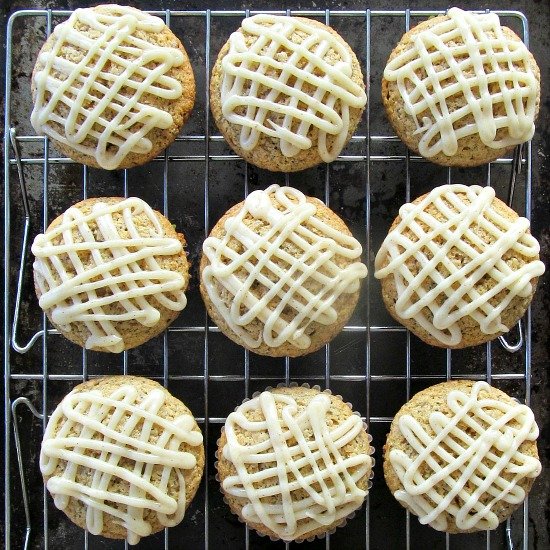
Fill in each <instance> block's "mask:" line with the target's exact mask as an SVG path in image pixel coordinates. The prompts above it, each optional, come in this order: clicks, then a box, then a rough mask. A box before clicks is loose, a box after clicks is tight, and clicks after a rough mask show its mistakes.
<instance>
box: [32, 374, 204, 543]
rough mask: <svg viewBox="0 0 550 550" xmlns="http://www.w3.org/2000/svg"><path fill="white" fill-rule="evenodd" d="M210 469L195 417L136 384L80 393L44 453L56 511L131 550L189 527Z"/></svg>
mask: <svg viewBox="0 0 550 550" xmlns="http://www.w3.org/2000/svg"><path fill="white" fill-rule="evenodd" d="M203 468H204V448H203V444H202V433H201V431H200V429H199V427H198V426H197V423H196V422H195V419H194V418H193V415H192V414H191V411H189V409H188V408H187V407H186V406H185V405H184V404H183V403H182V402H181V401H179V400H178V399H176V398H175V397H173V396H172V395H171V394H170V393H169V392H168V391H167V390H166V389H164V388H163V387H162V386H161V385H160V384H157V382H153V381H152V380H148V379H147V378H139V377H136V376H108V377H106V378H98V379H94V380H90V381H88V382H84V383H83V384H80V385H78V386H76V388H74V389H73V391H72V392H71V393H69V394H68V395H67V396H65V398H64V399H63V400H62V401H61V403H60V404H59V405H58V406H57V408H56V409H55V411H54V412H53V414H52V416H51V417H50V420H49V422H48V426H47V428H46V431H45V433H44V439H43V441H42V449H41V452H40V470H41V472H42V475H43V477H44V482H45V483H46V487H47V488H48V491H49V492H50V494H51V495H52V497H53V499H54V502H55V505H56V506H57V508H59V509H60V510H63V511H64V512H65V514H67V516H68V517H69V519H71V520H72V521H73V522H74V523H76V524H77V525H78V526H79V527H82V528H84V529H87V530H88V531H89V532H90V533H92V534H94V535H102V536H104V537H108V538H112V539H126V540H127V541H128V542H129V543H130V544H137V543H138V542H139V540H140V538H141V537H145V536H147V535H150V534H153V533H156V532H158V531H161V530H162V529H164V528H165V527H173V526H174V525H177V524H178V523H179V522H180V521H181V520H182V519H183V516H184V513H185V510H186V509H187V507H188V506H189V504H190V502H191V501H192V500H193V497H194V496H195V493H196V492H197V488H198V486H199V484H200V481H201V477H202V472H203Z"/></svg>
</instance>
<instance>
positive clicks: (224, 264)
mask: <svg viewBox="0 0 550 550" xmlns="http://www.w3.org/2000/svg"><path fill="white" fill-rule="evenodd" d="M361 251H362V249H361V245H360V243H359V242H358V241H357V240H356V239H355V238H353V236H352V235H351V234H350V232H349V230H348V229H347V228H346V226H345V224H344V223H343V222H342V220H340V218H338V216H336V214H334V213H333V212H332V211H331V210H330V209H328V208H327V207H326V206H325V205H324V204H323V203H322V202H321V201H319V200H318V199H313V198H309V197H306V196H305V195H304V194H303V193H301V192H300V191H298V190H297V189H294V188H292V187H279V186H278V185H272V186H270V187H268V188H267V189H266V190H265V191H260V190H258V191H254V192H253V193H251V194H250V195H248V197H247V198H246V200H245V201H244V203H241V204H239V205H237V206H235V207H234V208H233V209H231V210H230V211H229V212H228V213H227V214H226V215H225V216H224V217H223V218H222V219H221V220H220V221H219V222H218V224H216V226H215V227H214V229H213V230H212V232H211V235H210V236H209V237H208V238H207V239H206V241H205V242H204V245H203V253H204V254H203V261H202V262H201V270H202V273H201V283H202V285H203V287H204V289H205V292H206V295H207V297H208V298H209V300H210V301H211V302H212V305H213V306H214V307H215V309H216V310H217V311H218V312H219V313H220V314H221V315H222V316H223V320H224V321H225V322H226V324H227V325H228V327H229V328H230V329H231V330H232V331H233V332H234V333H235V334H236V335H237V336H238V337H239V338H240V339H241V340H242V341H243V342H244V343H245V345H246V346H247V347H249V348H251V349H256V348H258V347H260V346H261V345H263V344H266V345H267V346H270V347H272V348H277V347H278V346H282V345H284V344H286V343H290V344H291V345H292V346H294V347H295V348H298V349H307V348H308V347H309V346H310V345H311V331H312V330H313V326H314V325H315V323H318V324H321V325H332V324H334V323H336V322H337V320H338V313H339V311H338V309H337V308H336V307H334V306H335V302H336V301H337V300H338V299H339V298H340V297H342V296H343V295H346V294H354V293H357V292H358V290H359V287H360V282H361V279H362V278H364V277H366V275H367V268H366V266H365V265H364V264H362V263H361V262H360V261H357V260H358V259H359V258H360V255H361Z"/></svg>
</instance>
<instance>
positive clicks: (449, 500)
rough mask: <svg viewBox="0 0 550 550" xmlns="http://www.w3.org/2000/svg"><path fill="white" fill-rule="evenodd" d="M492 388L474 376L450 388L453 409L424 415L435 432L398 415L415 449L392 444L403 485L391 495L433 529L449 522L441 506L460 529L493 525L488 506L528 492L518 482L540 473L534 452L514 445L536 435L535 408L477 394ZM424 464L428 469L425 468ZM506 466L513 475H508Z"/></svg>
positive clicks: (513, 501) (518, 498)
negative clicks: (466, 386) (468, 386)
mask: <svg viewBox="0 0 550 550" xmlns="http://www.w3.org/2000/svg"><path fill="white" fill-rule="evenodd" d="M489 390H490V386H489V385H488V384H487V383H486V382H476V383H475V384H474V385H473V387H472V391H471V393H470V395H468V394H467V393H465V392H463V391H461V390H453V391H451V392H449V394H448V396H447V405H448V406H449V408H450V409H451V412H452V414H453V416H452V417H451V418H449V417H448V416H445V415H444V414H443V413H441V412H439V411H434V412H433V413H432V414H431V415H430V418H429V422H430V426H431V428H432V430H433V435H431V434H429V433H428V432H427V431H426V430H425V429H424V428H423V426H422V425H421V424H420V423H419V422H418V421H417V420H415V419H414V417H413V416H411V415H408V414H407V415H403V416H401V417H400V418H399V431H400V432H401V434H402V435H403V436H404V437H405V438H406V440H407V442H408V443H409V445H410V446H411V448H412V449H413V451H414V455H413V456H412V457H411V456H408V455H407V454H406V453H405V452H403V451H402V450H399V449H393V450H392V451H391V452H390V462H391V464H392V466H393V468H394V470H395V472H396V474H397V475H398V477H399V480H400V481H401V484H402V485H403V489H400V490H398V491H396V492H395V493H394V496H395V497H396V498H397V500H399V501H401V502H402V503H404V504H406V505H407V506H408V507H410V509H411V510H412V511H413V512H414V513H415V514H416V515H417V516H419V519H420V523H422V524H429V525H431V526H432V527H433V528H434V529H437V530H438V531H444V530H445V529H446V528H447V527H448V522H447V519H446V514H449V515H451V516H453V518H454V521H455V522H456V526H457V528H458V529H460V530H464V531H466V530H470V529H476V530H485V529H495V528H496V527H497V525H498V523H499V522H498V517H497V515H496V514H495V513H494V511H493V508H494V507H495V506H496V505H497V504H498V503H499V502H502V501H504V502H506V503H509V504H519V503H521V502H522V501H523V500H524V499H525V496H526V494H525V491H524V490H523V489H522V488H521V487H520V486H519V485H518V482H519V481H521V480H522V479H524V478H534V477H537V476H538V475H539V474H540V471H541V464H540V462H539V461H538V459H537V458H535V457H533V456H529V455H526V454H524V453H523V452H521V451H520V450H519V447H520V445H521V444H522V443H523V442H525V441H535V440H536V439H537V437H538V434H539V430H538V427H537V424H536V422H535V419H534V417H533V412H532V411H531V409H530V408H529V407H527V406H525V405H520V404H519V403H517V404H513V405H512V404H509V403H506V402H504V401H501V400H496V399H491V398H488V397H484V398H482V397H480V393H481V392H482V391H489ZM496 411H498V414H495V412H496ZM441 461H442V462H443V465H441V464H440V462H441ZM426 469H427V470H428V471H429V472H430V475H429V476H428V477H426V475H425V473H424V474H423V472H425V470H426ZM504 474H506V475H507V476H512V477H511V478H509V479H505V477H504ZM453 475H454V477H457V479H455V478H454V477H453ZM466 484H469V487H466ZM472 485H473V486H472ZM438 489H439V490H438ZM484 495H485V498H486V497H487V496H488V497H489V500H488V502H487V503H486V504H482V503H481V501H480V499H481V498H482V497H483V496H484ZM457 499H459V500H460V505H458V504H457Z"/></svg>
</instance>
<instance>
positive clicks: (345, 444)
mask: <svg viewBox="0 0 550 550" xmlns="http://www.w3.org/2000/svg"><path fill="white" fill-rule="evenodd" d="M371 452H372V450H371V448H370V437H369V436H368V434H367V433H366V431H365V425H364V424H363V421H362V420H361V417H360V416H359V415H357V414H355V413H353V412H352V410H351V409H350V407H349V405H348V404H346V403H344V402H343V401H342V399H341V398H340V396H334V395H331V394H330V393H327V392H320V391H319V389H318V387H315V388H309V387H303V386H302V387H279V388H275V389H271V390H268V391H264V392H262V393H261V394H259V395H257V396H256V397H254V398H253V399H251V400H249V401H246V402H244V403H243V404H242V405H240V406H239V407H238V408H237V409H236V410H235V412H233V413H231V414H230V415H229V416H228V417H227V420H226V423H225V428H224V431H223V433H222V437H221V439H220V441H219V453H218V459H219V462H218V471H219V474H220V481H221V483H222V489H223V491H224V493H225V494H226V496H227V497H228V499H229V503H230V505H231V506H232V509H233V511H234V512H236V513H238V514H239V515H240V516H241V517H242V519H244V520H245V521H246V522H247V523H249V524H250V525H251V526H252V527H254V528H255V529H257V530H259V531H260V532H263V533H265V534H269V535H270V536H272V537H274V538H275V537H277V538H281V539H283V540H297V539H299V540H303V539H305V538H310V537H311V536H313V535H315V534H321V533H326V532H327V531H328V530H330V529H331V528H332V527H336V526H337V525H339V524H340V523H341V522H342V521H343V520H344V519H345V518H346V517H347V516H348V515H349V514H350V513H351V512H353V510H355V509H356V508H358V507H359V506H360V505H361V503H362V502H363V500H364V498H365V496H366V494H367V490H368V483H369V476H370V472H371V467H372V459H371V457H370V453H371Z"/></svg>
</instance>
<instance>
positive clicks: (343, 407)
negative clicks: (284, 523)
mask: <svg viewBox="0 0 550 550" xmlns="http://www.w3.org/2000/svg"><path fill="white" fill-rule="evenodd" d="M268 391H270V392H272V393H275V394H285V395H288V396H291V397H292V398H293V399H294V400H295V401H296V403H297V405H298V414H299V413H300V412H302V411H303V410H304V408H305V407H306V406H307V405H308V403H310V402H311V400H312V399H313V398H314V397H315V396H316V395H319V393H320V392H319V390H318V389H316V388H308V387H304V386H291V387H278V388H271V389H268ZM327 395H328V396H329V397H330V401H331V404H330V408H329V410H328V413H327V425H328V426H329V427H330V428H332V427H334V426H337V425H340V424H341V423H342V422H344V421H345V420H346V419H347V418H349V417H350V416H351V415H352V414H353V411H352V410H351V408H350V407H349V405H348V404H347V403H344V401H343V400H342V398H341V397H340V396H337V395H331V394H327ZM276 406H277V411H278V415H279V416H280V414H281V410H282V408H283V407H282V404H280V403H278V402H277V404H276ZM245 416H246V418H247V419H248V420H250V421H256V422H257V421H262V420H264V416H263V413H262V411H261V409H256V410H252V411H248V412H246V413H245ZM303 433H304V436H305V437H306V440H308V441H312V436H313V434H312V432H311V430H310V429H308V430H305V431H304V432H303ZM236 434H237V437H238V440H239V443H240V444H241V445H254V444H256V443H259V442H261V441H265V440H266V439H267V438H268V437H269V434H268V432H267V431H254V432H250V431H246V430H243V429H241V428H239V427H237V429H236ZM294 442H295V441H294V439H291V440H289V441H288V443H289V444H293V443H294ZM226 444H227V436H226V434H225V431H224V429H222V433H221V436H220V439H219V440H218V453H217V457H218V462H217V469H218V476H219V481H220V483H223V480H224V479H225V478H227V477H228V476H234V475H237V470H236V469H235V466H234V464H233V463H232V462H231V461H230V460H228V459H226V458H225V457H224V456H223V448H224V446H225V445H226ZM340 452H341V454H342V458H343V459H346V458H348V457H351V456H356V455H360V454H372V449H371V446H370V437H369V435H368V434H367V432H366V431H365V430H362V431H361V432H360V433H359V435H357V436H356V437H355V438H354V439H352V440H351V441H350V442H349V443H347V444H346V445H345V446H343V447H342V448H341V449H340ZM370 462H371V464H370V468H368V471H367V473H365V475H363V477H361V479H360V480H359V481H358V482H357V486H358V487H359V488H360V489H362V490H364V491H367V490H368V488H369V479H370V476H371V468H372V465H373V463H372V459H371V461H370ZM274 464H275V463H265V464H263V463H262V464H261V465H260V467H258V466H257V465H256V466H255V467H254V466H252V465H250V464H249V465H248V466H247V472H248V473H253V472H255V471H260V470H262V469H265V468H269V467H272V466H273V465H274ZM319 466H320V467H321V468H323V467H324V465H323V464H319ZM300 471H301V473H302V474H303V475H307V474H308V473H311V471H312V470H311V466H310V465H309V464H308V465H306V466H305V467H303V468H301V469H300ZM349 471H350V472H353V468H351V469H350V470H349ZM292 479H293V477H292V474H290V477H289V480H292ZM277 483H278V480H277V479H275V478H270V479H268V480H266V481H265V482H262V483H258V484H257V487H256V488H257V489H260V488H264V487H270V486H276V485H277ZM221 490H222V492H223V493H224V497H225V501H226V502H227V504H228V505H229V507H230V508H231V511H232V512H233V513H234V514H236V515H237V516H239V518H240V519H241V521H244V522H245V523H247V524H248V526H249V527H250V528H252V529H254V530H255V531H257V532H258V533H260V534H264V535H267V536H269V537H271V538H273V539H278V538H279V536H278V535H277V534H276V533H274V532H273V531H272V530H270V529H269V528H268V527H266V526H265V525H263V524H262V523H251V522H249V521H245V519H244V518H243V516H242V510H243V506H245V505H246V504H248V503H249V500H248V499H247V498H246V497H242V498H241V497H235V496H233V495H231V494H228V493H227V492H225V491H224V490H223V487H221ZM307 496H308V493H307V492H306V491H305V490H304V489H297V490H295V491H292V499H293V501H299V500H302V499H304V498H306V497H307ZM261 501H262V502H263V503H265V504H281V495H280V494H276V495H273V496H270V497H265V498H262V499H261ZM343 521H345V518H344V519H343V520H342V519H340V520H338V521H336V522H334V523H333V524H330V525H319V526H318V527H317V528H315V529H314V530H312V531H309V532H307V533H305V534H304V535H303V536H301V537H298V538H296V539H295V540H297V541H302V540H306V539H311V538H313V537H316V536H317V537H322V536H324V535H325V534H326V533H328V532H329V531H332V530H334V529H335V528H336V527H338V526H339V525H340V524H341V523H342V522H343ZM300 522H302V520H299V521H298V525H300V524H301V523H300Z"/></svg>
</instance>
